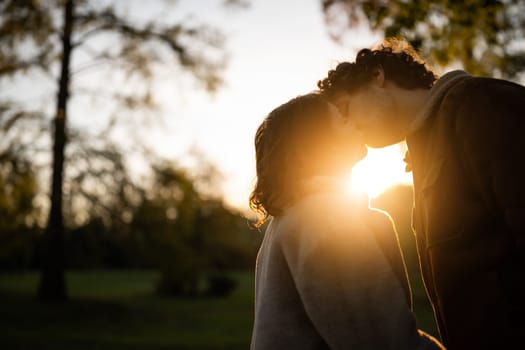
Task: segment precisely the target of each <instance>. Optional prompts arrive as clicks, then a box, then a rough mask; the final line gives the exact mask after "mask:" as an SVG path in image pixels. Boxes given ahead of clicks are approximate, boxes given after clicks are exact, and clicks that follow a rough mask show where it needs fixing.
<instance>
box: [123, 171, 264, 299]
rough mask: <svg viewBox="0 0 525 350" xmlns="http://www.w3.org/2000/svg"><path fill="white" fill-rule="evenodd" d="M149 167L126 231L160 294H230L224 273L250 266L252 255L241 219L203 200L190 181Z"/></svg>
mask: <svg viewBox="0 0 525 350" xmlns="http://www.w3.org/2000/svg"><path fill="white" fill-rule="evenodd" d="M154 169H155V181H154V183H153V185H152V186H151V187H150V188H149V189H147V190H146V191H145V192H146V193H147V197H146V199H145V200H144V201H143V203H142V204H141V205H140V206H139V207H138V208H137V209H136V211H135V213H134V215H133V220H132V222H131V228H132V230H133V235H134V236H135V237H136V239H138V240H140V241H141V242H142V247H143V250H144V255H145V256H146V257H147V259H148V261H149V263H150V264H151V265H152V266H155V267H157V268H159V269H160V271H161V272H162V274H161V279H160V282H159V289H158V290H159V292H160V293H161V294H167V295H197V294H201V293H203V292H204V293H207V292H211V291H214V292H215V293H217V294H222V293H226V292H229V291H231V289H232V287H233V285H232V284H231V283H229V282H231V281H229V280H228V276H226V275H225V272H224V271H225V270H226V269H229V268H232V267H236V268H239V267H245V266H250V265H251V263H252V262H253V259H254V257H255V252H256V245H255V244H252V243H253V242H250V241H249V240H248V239H247V237H248V236H249V233H248V231H249V230H248V225H247V223H246V221H245V220H246V219H243V217H242V216H241V215H240V214H239V213H237V212H235V211H233V210H231V209H229V208H227V207H225V205H224V204H223V203H222V201H220V200H217V199H213V198H212V199H207V198H204V197H203V195H202V194H200V193H199V192H198V191H197V190H196V189H195V187H194V181H192V179H191V178H190V177H189V176H188V175H187V174H185V173H184V172H183V171H181V170H178V169H176V168H174V167H173V166H172V165H169V164H162V165H160V166H157V167H154ZM243 222H244V227H243V225H242V223H243ZM244 237H246V238H244ZM203 281H205V282H204V284H206V282H207V285H205V286H204V287H203V286H202V285H203Z"/></svg>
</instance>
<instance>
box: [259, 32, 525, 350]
mask: <svg viewBox="0 0 525 350" xmlns="http://www.w3.org/2000/svg"><path fill="white" fill-rule="evenodd" d="M318 87H319V91H317V92H313V93H311V94H308V95H305V96H299V97H296V98H294V99H292V100H290V101H289V102H287V103H285V104H283V105H281V106H279V107H278V108H276V109H275V110H273V111H272V112H271V113H270V114H269V115H268V116H267V117H266V119H265V120H264V121H263V122H262V124H261V125H260V127H259V128H258V130H257V133H256V136H255V151H256V174H257V181H256V184H255V187H254V189H253V192H252V194H251V196H250V205H251V207H252V209H254V210H255V211H256V212H257V213H258V214H259V222H258V224H262V223H264V222H265V221H266V220H267V219H268V221H269V223H268V226H267V228H266V231H265V236H264V239H263V242H262V245H261V248H260V251H259V255H258V258H257V267H256V287H255V289H256V296H255V322H254V329H253V334H252V344H251V348H252V349H256V350H258V349H274V350H277V349H301V350H302V349H443V348H446V349H452V350H456V349H463V350H464V349H507V348H515V346H511V345H513V344H517V345H516V346H517V348H523V347H524V346H525V87H523V86H521V85H518V84H514V83H511V82H508V81H504V80H499V79H492V78H482V77H473V76H471V75H469V74H467V73H466V72H463V71H453V72H450V73H447V74H445V75H443V76H442V77H440V78H438V77H437V76H436V75H435V74H434V73H433V72H432V70H431V69H430V68H428V66H427V65H426V64H425V63H424V62H423V61H422V60H421V59H420V58H419V57H418V55H417V54H416V52H415V51H414V50H413V49H412V48H411V47H410V46H409V45H408V44H406V43H405V42H403V41H400V40H386V41H385V42H383V44H382V45H381V46H380V47H378V48H375V49H363V50H361V51H360V52H359V53H358V54H357V57H356V59H355V62H343V63H340V64H339V65H338V66H337V67H336V68H335V69H334V70H331V71H329V72H328V77H326V78H325V79H323V80H321V81H320V82H319V83H318ZM403 140H406V142H407V145H408V149H409V157H407V159H408V162H409V166H410V168H411V170H412V173H413V180H414V211H413V218H412V222H413V227H414V230H415V235H416V241H417V248H418V253H419V260H420V266H421V271H422V274H423V280H424V282H425V287H426V291H427V293H428V296H429V298H430V300H431V302H432V305H433V308H434V312H435V318H436V320H437V324H438V328H439V332H440V336H441V342H440V341H439V340H437V339H435V338H433V337H431V336H430V335H429V334H427V333H425V332H424V331H422V330H420V329H418V327H417V324H416V320H415V317H414V314H413V312H412V309H411V291H410V287H409V283H408V280H407V275H406V269H405V265H404V261H403V256H402V253H401V251H400V248H399V245H398V241H397V236H396V232H395V227H394V224H393V222H392V221H391V219H390V217H389V216H388V214H386V213H384V212H381V211H377V210H374V209H371V208H369V207H368V202H367V200H364V199H363V198H359V197H358V196H356V195H353V196H349V195H347V194H344V193H343V191H342V189H341V185H340V182H341V181H345V179H346V178H347V175H348V171H349V170H350V168H351V167H352V166H353V165H354V164H355V163H356V162H357V161H359V160H361V159H362V158H363V157H364V156H365V155H366V147H365V144H367V145H368V146H370V147H384V146H387V145H391V144H395V143H397V142H400V141H403ZM385 176H388V174H385Z"/></svg>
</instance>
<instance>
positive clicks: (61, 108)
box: [38, 0, 74, 301]
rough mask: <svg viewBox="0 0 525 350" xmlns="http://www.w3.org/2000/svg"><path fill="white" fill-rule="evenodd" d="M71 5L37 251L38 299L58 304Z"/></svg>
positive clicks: (62, 293) (61, 296)
mask: <svg viewBox="0 0 525 350" xmlns="http://www.w3.org/2000/svg"><path fill="white" fill-rule="evenodd" d="M73 1H74V0H67V1H66V3H65V5H64V32H63V37H62V49H63V52H62V67H61V72H60V80H59V89H58V96H57V110H56V116H55V118H54V120H53V124H54V139H53V172H52V181H51V208H50V211H49V216H48V222H47V226H46V230H45V233H44V239H43V244H42V251H41V261H40V265H41V275H40V285H39V287H38V298H39V299H41V300H49V301H51V300H55V301H62V300H66V299H67V291H66V283H65V245H64V238H65V237H64V218H63V212H62V198H63V196H62V186H63V174H64V150H65V146H66V141H67V140H66V117H67V101H68V97H69V96H68V95H69V64H70V59H71V51H72V45H71V33H72V29H73V20H74V18H73Z"/></svg>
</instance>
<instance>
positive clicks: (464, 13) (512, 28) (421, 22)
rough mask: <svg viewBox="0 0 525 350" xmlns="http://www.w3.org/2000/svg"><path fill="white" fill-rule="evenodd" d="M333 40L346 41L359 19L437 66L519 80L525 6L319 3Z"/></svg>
mask: <svg viewBox="0 0 525 350" xmlns="http://www.w3.org/2000/svg"><path fill="white" fill-rule="evenodd" d="M322 5H323V12H324V14H325V19H326V22H327V24H328V26H329V29H330V31H331V35H332V37H333V38H334V39H336V40H338V41H344V38H345V34H350V33H349V32H348V29H352V28H355V27H356V26H358V25H359V24H360V23H361V22H362V21H363V20H364V21H366V22H367V24H368V26H369V27H370V28H371V29H372V30H373V31H376V32H380V33H382V34H383V35H384V36H385V37H396V36H401V37H403V38H405V39H407V40H408V41H409V42H410V43H411V44H412V45H413V46H414V47H415V48H416V49H419V50H420V51H421V52H422V53H423V54H424V55H425V56H427V57H429V58H431V59H432V60H433V61H434V62H435V63H436V64H439V65H441V66H447V65H451V64H454V63H460V64H461V65H462V66H463V67H464V68H465V69H466V70H467V71H469V72H471V73H472V74H480V75H494V76H500V77H504V78H514V79H519V75H520V74H521V73H523V72H524V70H525V47H524V45H523V41H524V34H525V1H523V0H508V1H504V0H475V1H453V0H446V1H445V0H443V1H405V0H394V1H383V0H323V1H322Z"/></svg>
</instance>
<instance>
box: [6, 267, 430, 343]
mask: <svg viewBox="0 0 525 350" xmlns="http://www.w3.org/2000/svg"><path fill="white" fill-rule="evenodd" d="M157 277H158V275H157V274H156V273H155V272H154V271H106V270H102V271H83V272H69V273H68V275H67V282H68V286H69V294H70V297H71V300H70V301H69V302H67V303H57V304H53V303H52V304H42V303H39V302H37V301H35V300H34V294H35V289H36V285H37V282H38V276H37V274H35V273H24V274H0V349H5V350H32V349H35V350H36V349H38V350H47V349H53V350H60V349H68V350H77V349H78V350H84V349H96V350H99V349H100V350H105V349H112V350H119V349H130V350H138V349H145V350H146V349H147V350H156V349H217V350H220V349H248V348H249V342H250V336H251V328H252V321H253V275H252V274H251V273H249V272H242V273H235V277H236V278H237V279H238V282H239V287H238V288H237V289H236V291H235V292H234V293H233V294H232V295H231V296H229V297H227V298H178V299H171V298H161V297H158V296H155V295H154V293H153V289H154V285H155V281H156V279H157ZM413 292H414V294H415V297H414V301H415V307H416V314H417V318H418V324H419V326H420V327H421V328H422V329H425V330H427V331H428V332H429V333H431V334H435V326H434V323H433V318H432V314H431V310H430V308H429V307H428V303H427V302H426V299H425V297H424V294H422V293H423V290H422V289H421V286H420V285H418V284H417V283H414V286H413Z"/></svg>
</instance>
